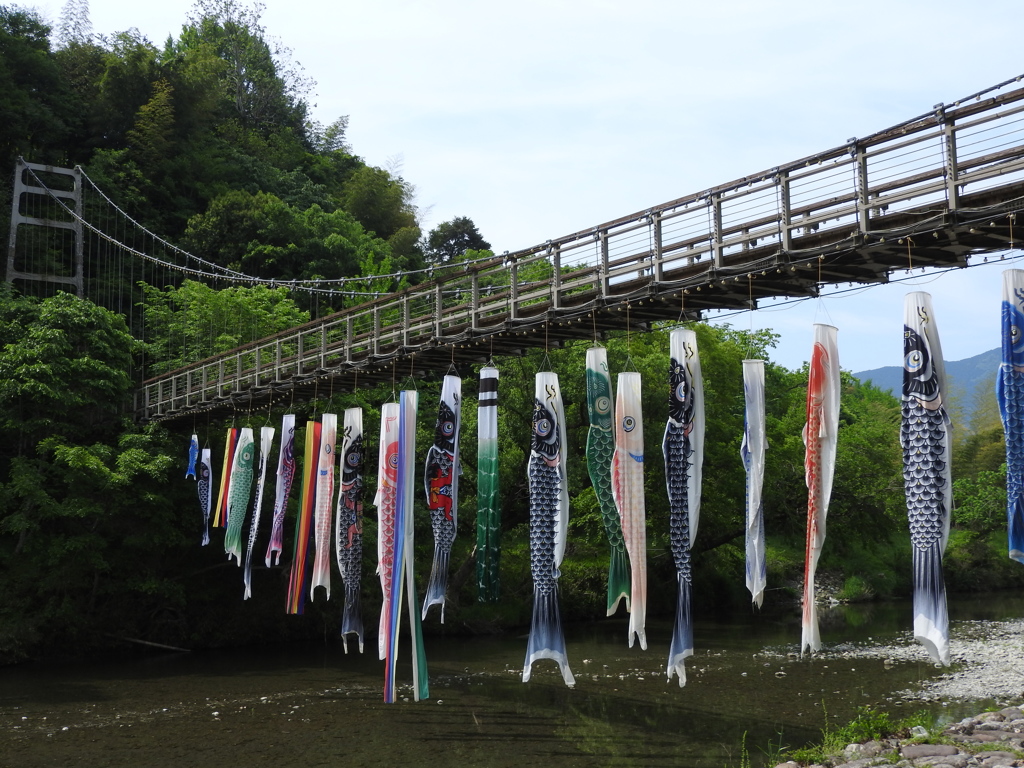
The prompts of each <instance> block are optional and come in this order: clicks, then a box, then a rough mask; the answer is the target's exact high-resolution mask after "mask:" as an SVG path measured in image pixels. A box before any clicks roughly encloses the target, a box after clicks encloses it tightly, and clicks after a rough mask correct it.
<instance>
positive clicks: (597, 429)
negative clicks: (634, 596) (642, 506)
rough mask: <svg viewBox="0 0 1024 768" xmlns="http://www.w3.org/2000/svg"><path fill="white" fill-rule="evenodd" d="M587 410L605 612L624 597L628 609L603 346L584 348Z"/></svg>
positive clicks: (609, 381) (626, 566)
mask: <svg viewBox="0 0 1024 768" xmlns="http://www.w3.org/2000/svg"><path fill="white" fill-rule="evenodd" d="M587 411H588V413H589V414H590V432H589V433H588V434H587V469H588V470H589V471H590V482H591V483H593V484H594V493H595V494H596V495H597V501H598V503H599V504H600V505H601V519H602V520H603V521H604V530H605V533H606V534H607V536H608V545H609V546H610V547H611V560H610V562H609V565H608V615H609V616H611V615H612V614H613V613H615V611H616V609H617V608H618V607H619V601H620V600H621V599H622V598H625V599H626V609H627V610H628V609H629V598H630V594H629V588H630V577H629V560H628V558H627V557H626V545H625V543H624V542H623V540H622V523H621V522H620V521H619V511H618V509H617V508H616V507H615V499H614V498H613V496H612V454H614V453H615V435H614V433H613V432H612V379H611V375H610V374H609V373H608V352H607V350H605V348H604V347H591V348H590V349H588V350H587Z"/></svg>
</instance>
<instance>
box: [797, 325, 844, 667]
mask: <svg viewBox="0 0 1024 768" xmlns="http://www.w3.org/2000/svg"><path fill="white" fill-rule="evenodd" d="M838 437H839V349H838V347H837V345H836V329H835V328H834V327H833V326H831V325H823V324H821V323H815V325H814V347H813V349H812V351H811V364H810V376H809V378H808V382H807V424H806V426H804V445H805V446H806V448H807V451H806V454H805V459H804V469H805V475H806V479H807V552H806V558H805V560H804V611H803V621H802V632H801V638H800V653H801V654H802V653H803V652H804V651H806V650H810V652H811V653H814V652H816V651H817V650H818V649H819V648H821V636H820V634H819V632H818V605H817V602H816V600H815V597H814V572H815V571H816V570H817V567H818V558H819V557H820V556H821V548H822V546H823V545H824V544H825V516H826V515H827V513H828V503H829V499H830V498H831V497H832V478H833V476H834V475H835V469H836V441H837V440H838Z"/></svg>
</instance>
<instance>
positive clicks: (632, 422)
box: [622, 416, 636, 432]
mask: <svg viewBox="0 0 1024 768" xmlns="http://www.w3.org/2000/svg"><path fill="white" fill-rule="evenodd" d="M635 427H636V419H634V418H633V417H632V416H625V417H623V419H622V428H623V429H624V430H626V431H627V432H632V431H633V429H634V428H635Z"/></svg>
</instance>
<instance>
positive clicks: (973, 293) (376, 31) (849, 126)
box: [36, 0, 1024, 371]
mask: <svg viewBox="0 0 1024 768" xmlns="http://www.w3.org/2000/svg"><path fill="white" fill-rule="evenodd" d="M62 6H63V2H62V1H61V0H50V2H43V3H37V4H36V7H37V8H38V9H39V10H40V11H41V12H42V13H43V14H44V15H45V16H48V17H49V18H50V19H52V20H54V21H56V19H57V18H58V16H59V14H60V10H61V8H62ZM191 6H192V3H191V2H190V1H189V0H161V1H160V2H146V3H141V2H138V0H90V11H91V18H92V23H93V29H94V31H95V32H97V33H101V34H109V33H113V32H116V31H122V30H125V29H128V28H130V27H137V28H138V29H139V30H140V31H141V32H142V33H143V34H144V35H146V36H147V37H148V38H149V39H150V40H152V41H153V42H154V43H157V44H158V45H159V44H162V42H163V41H164V40H165V39H166V38H167V36H168V35H175V36H176V35H177V34H178V33H179V31H180V29H181V26H182V24H183V23H184V22H185V19H186V16H187V14H188V11H189V9H190V8H191ZM1022 20H1024V11H1022V9H1021V6H1020V4H1019V2H988V1H987V0H978V1H977V2H975V3H973V4H971V5H970V7H969V8H968V6H966V5H964V4H963V3H962V2H957V3H953V2H946V1H945V0H928V2H923V1H922V2H919V1H917V0H912V1H908V2H900V1H899V0H884V1H883V0H860V2H856V3H839V2H835V3H829V2H822V0H808V1H806V2H803V1H797V0H786V1H780V2H765V1H764V0H757V1H756V2H739V1H736V0H719V1H718V2H706V1H705V2H699V3H697V2H690V1H688V0H682V1H680V0H674V1H672V2H669V1H667V0H665V1H663V0H630V2H628V3H627V2H607V1H602V0H589V1H588V2H564V1H563V0H542V1H539V0H519V2H516V3H485V2H480V1H479V0H477V2H471V1H470V0H449V1H445V0H441V1H438V2H422V1H421V2H411V1H404V0H373V2H367V1H366V0H363V1H362V2H346V1H345V0H329V1H328V0H287V1H285V0H267V1H266V8H265V11H264V14H263V22H264V25H265V27H266V29H267V31H268V33H269V34H270V35H272V36H274V37H276V38H278V39H279V40H280V41H281V42H282V43H283V44H284V45H286V46H288V47H289V48H291V49H292V51H293V52H294V58H295V60H297V61H298V62H299V63H301V64H302V65H303V67H304V68H305V73H306V74H307V75H308V76H309V77H311V78H312V79H313V80H315V81H316V83H317V85H316V89H315V94H314V95H313V96H312V98H311V101H312V102H314V103H315V105H316V106H315V107H314V110H313V114H314V117H315V118H316V119H317V120H319V121H320V122H322V123H325V124H327V123H330V122H332V121H334V120H335V119H336V118H337V117H339V116H341V115H348V116H349V117H350V126H349V133H348V138H349V141H350V143H351V145H352V147H353V150H354V152H355V153H356V154H357V155H360V156H361V157H363V158H364V159H365V160H366V161H367V162H369V163H371V164H373V165H379V166H387V165H388V164H392V165H394V164H395V163H400V165H401V172H402V174H403V176H404V177H405V178H406V179H407V180H408V181H410V182H411V183H412V184H414V185H415V186H416V189H417V198H416V202H417V204H418V206H419V207H420V209H421V211H422V212H423V219H424V222H423V223H424V228H425V230H429V229H430V228H432V227H433V226H436V225H437V224H438V223H440V222H442V221H446V220H449V219H451V218H453V217H455V216H469V217H470V218H472V219H473V220H474V221H475V222H476V224H477V226H478V227H479V229H480V231H481V233H482V234H483V235H484V237H485V238H487V239H488V240H489V241H490V242H491V244H492V245H493V247H494V249H495V250H496V251H498V252H501V251H504V250H509V251H512V250H518V249H520V248H526V247H529V246H532V245H535V244H537V243H542V242H544V241H546V240H548V239H551V238H555V237H558V236H560V235H563V234H568V233H570V232H575V231H577V230H580V229H586V228H589V227H593V226H594V225H596V224H600V223H602V222H605V221H608V220H610V219H614V218H617V217H619V216H623V215H626V214H629V213H633V212H635V211H640V210H644V209H646V208H649V207H651V206H652V205H656V204H658V203H661V202H664V201H667V200H671V199H674V198H677V197H681V196H684V195H687V194H690V193H694V192H699V191H700V190H703V189H705V188H707V187H711V186H715V185H717V184H722V183H725V182H727V181H730V180H732V179H735V178H738V177H741V176H745V175H748V174H752V173H756V172H758V171H761V170H764V169H767V168H771V167H773V166H776V165H780V164H783V163H785V162H788V161H790V160H795V159H797V158H800V157H803V156H805V155H810V154H813V153H815V152H819V151H822V150H825V149H829V148H831V147H834V146H837V145H840V144H843V143H845V142H846V140H847V139H848V138H849V137H852V136H865V135H868V134H870V133H873V132H875V131H878V130H881V129H883V128H886V127H888V126H889V125H892V124H894V123H898V122H901V121H903V120H905V119H907V118H910V117H914V116H916V115H919V114H921V113H923V112H926V111H928V110H930V109H931V108H932V106H933V105H934V104H937V103H938V102H945V103H950V102H953V101H955V100H956V99H958V98H960V97H963V96H966V95H969V94H972V93H974V92H976V91H979V90H982V89H983V88H986V87H988V86H990V85H994V84H995V83H997V82H1001V81H1003V80H1006V79H1009V78H1011V77H1015V76H1017V75H1019V74H1021V73H1024V60H1022V59H1021V57H1020V53H1019V51H1020V41H1019V35H1020V23H1021V21H1022ZM1013 255H1014V256H1018V255H1020V252H1019V251H1018V252H1015V253H1014V254H1013ZM1002 266H1006V262H1002ZM1000 272H1001V267H1000V266H999V265H987V266H982V267H978V268H972V269H969V270H957V271H956V272H954V273H950V274H947V275H945V276H942V277H938V278H936V277H935V276H934V275H928V274H924V275H917V276H915V283H917V284H916V285H913V286H907V285H892V286H885V287H875V288H871V289H869V290H866V291H863V292H858V293H857V294H856V295H854V296H849V297H846V298H838V297H836V298H829V299H826V300H823V301H818V300H814V301H807V302H803V303H801V304H798V305H796V306H793V307H789V308H785V309H775V308H773V307H772V303H771V302H768V303H767V304H766V305H765V306H764V308H763V309H760V310H758V311H757V312H755V313H744V314H741V315H737V316H734V317H732V318H731V320H730V322H732V323H733V324H734V325H735V326H737V327H740V328H749V327H751V326H753V327H755V328H760V327H771V328H774V329H775V330H777V331H778V332H780V333H781V334H782V340H781V342H780V344H779V347H778V349H777V353H776V355H775V356H774V359H776V360H777V361H778V362H780V363H782V364H784V365H788V366H790V367H796V366H799V365H800V364H801V362H802V361H803V360H805V359H807V357H808V353H809V350H810V346H811V338H812V333H811V323H813V322H815V321H816V320H817V321H825V322H828V321H829V320H831V322H832V323H833V324H835V325H837V326H838V327H839V351H840V360H841V363H842V366H843V367H844V368H847V369H849V370H853V371H860V370H865V369H870V368H877V367H880V366H883V365H899V364H901V359H902V317H903V295H904V294H905V293H906V292H907V291H908V290H927V291H930V292H931V293H932V294H933V298H934V304H935V312H936V316H937V322H938V326H939V328H940V331H941V334H942V342H943V348H944V352H945V357H946V358H947V359H950V360H958V359H962V358H965V357H970V356H972V355H975V354H978V353H980V352H983V351H986V350H989V349H992V348H994V347H997V346H998V345H999V325H998V303H999V284H1000Z"/></svg>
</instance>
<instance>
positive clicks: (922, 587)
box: [900, 291, 953, 664]
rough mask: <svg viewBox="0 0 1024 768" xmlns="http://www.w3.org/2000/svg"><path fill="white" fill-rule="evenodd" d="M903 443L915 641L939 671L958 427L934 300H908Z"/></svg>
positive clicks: (944, 646) (944, 653)
mask: <svg viewBox="0 0 1024 768" xmlns="http://www.w3.org/2000/svg"><path fill="white" fill-rule="evenodd" d="M902 416H903V418H902V424H901V426H900V443H901V445H902V446H903V488H904V492H905V494H906V497H907V522H908V523H909V525H910V541H911V544H912V552H913V555H912V562H913V570H914V639H916V640H917V641H918V642H920V643H921V644H922V645H923V646H924V647H925V648H926V649H927V650H928V654H929V655H930V656H931V657H932V660H933V661H934V662H935V663H936V664H949V614H948V612H947V609H946V584H945V580H944V578H943V575H942V556H943V554H944V553H945V551H946V543H947V541H948V540H949V516H950V509H951V507H952V503H953V478H952V476H951V474H950V448H951V446H952V435H951V432H952V424H951V423H950V420H949V415H948V414H947V413H946V367H945V364H944V363H943V360H942V347H941V346H940V345H939V329H938V328H937V327H936V325H935V314H934V313H933V312H932V300H931V296H929V295H928V294H927V293H923V292H921V291H917V292H914V293H908V294H907V297H906V303H905V304H904V314H903V403H902Z"/></svg>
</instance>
